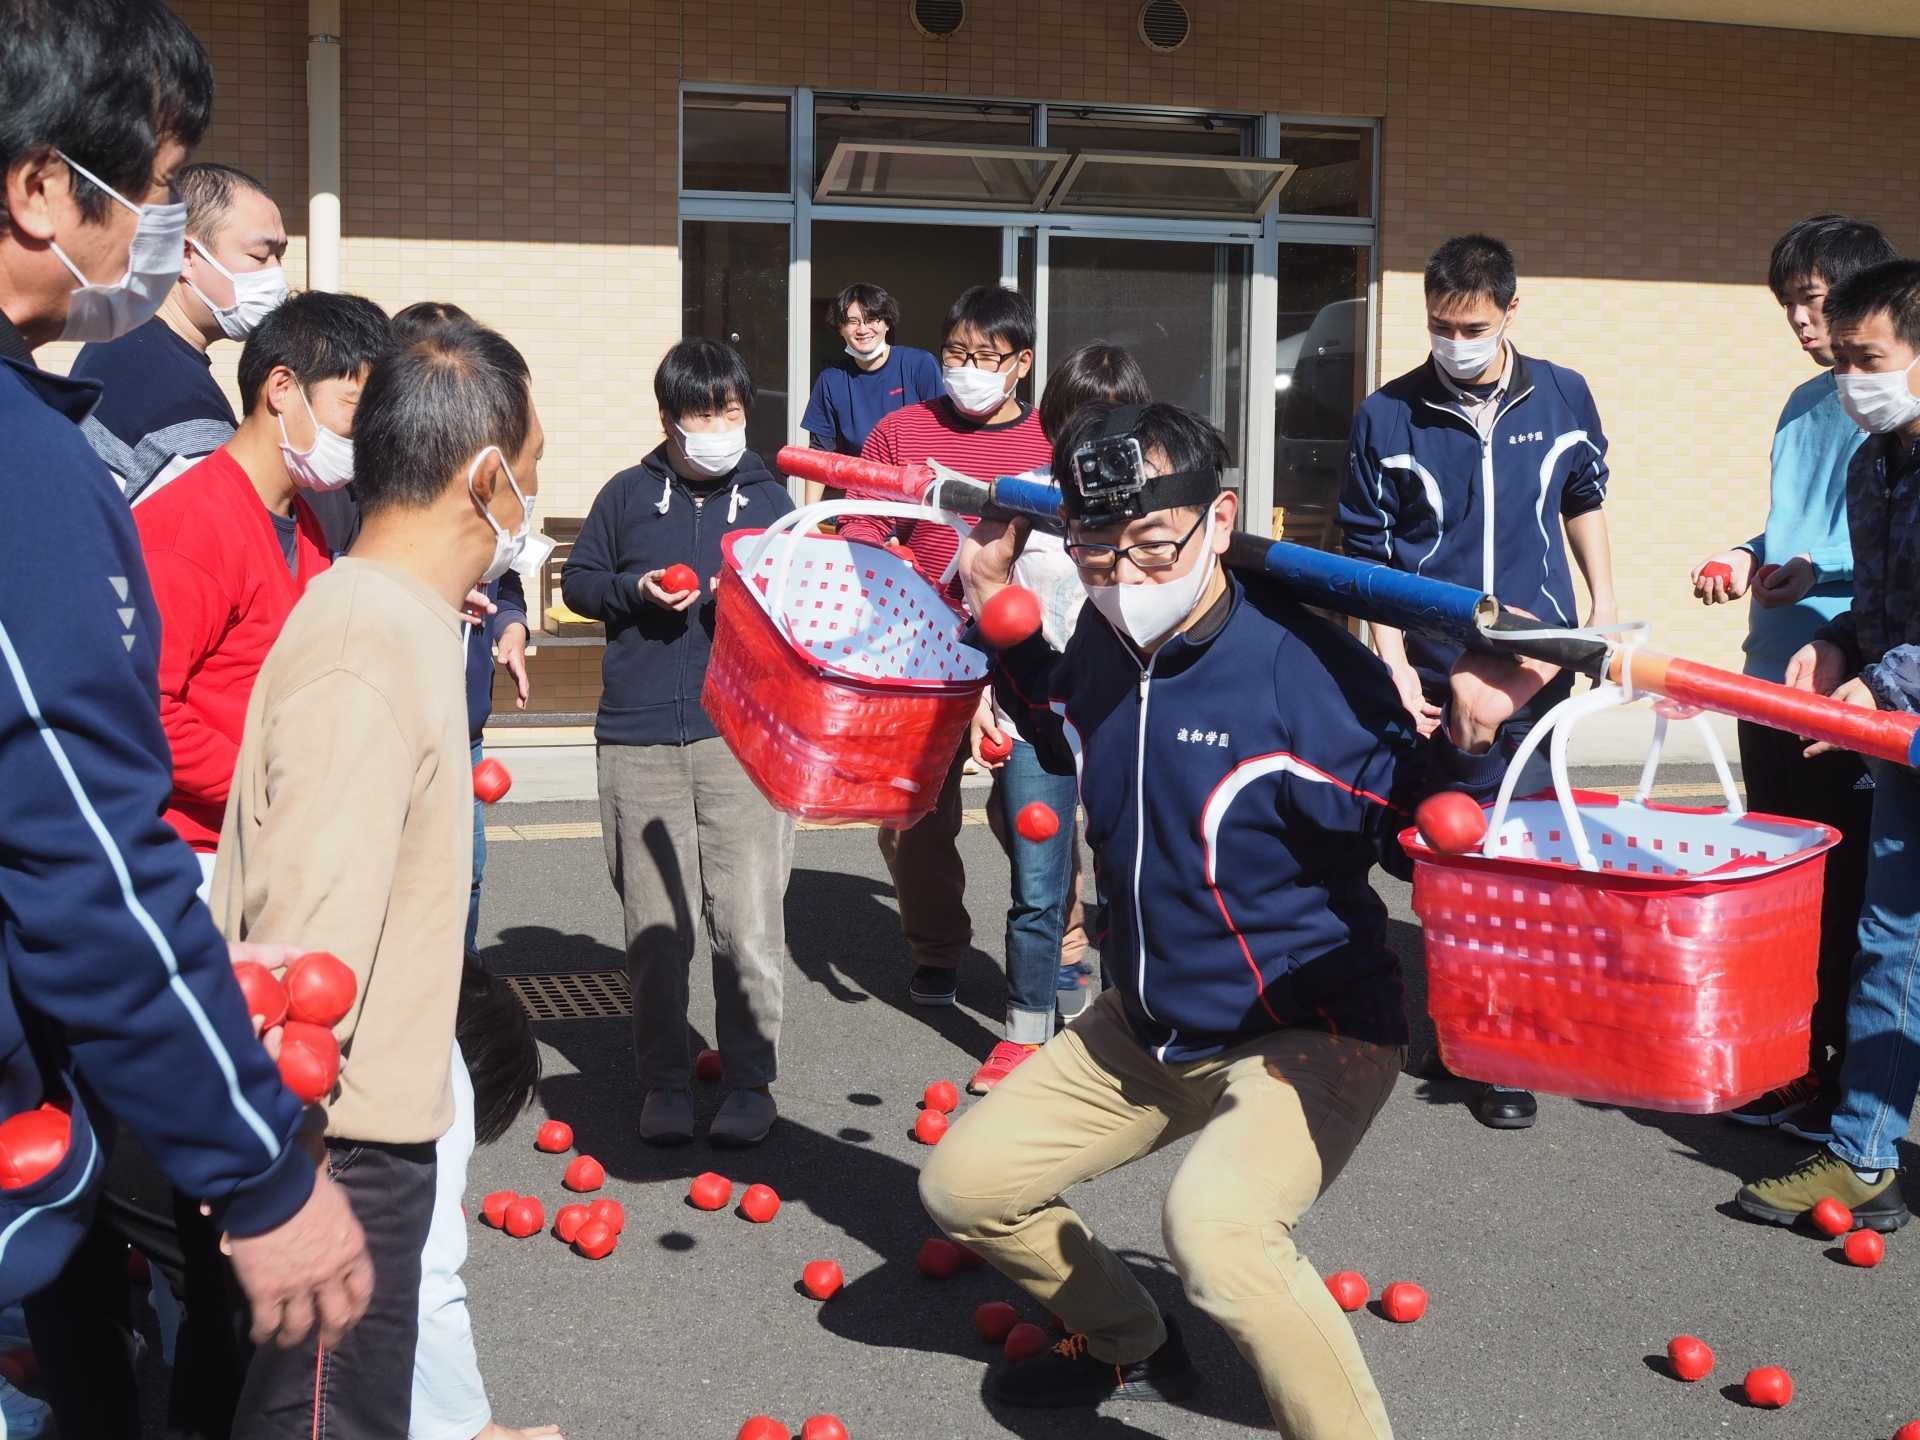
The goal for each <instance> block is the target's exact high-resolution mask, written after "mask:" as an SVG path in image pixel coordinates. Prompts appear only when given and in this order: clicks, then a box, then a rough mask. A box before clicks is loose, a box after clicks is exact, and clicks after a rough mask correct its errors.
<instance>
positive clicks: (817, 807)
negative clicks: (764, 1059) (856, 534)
mask: <svg viewBox="0 0 1920 1440" xmlns="http://www.w3.org/2000/svg"><path fill="white" fill-rule="evenodd" d="M854 514H860V515H864V514H881V515H890V516H907V517H911V518H914V519H918V520H921V521H926V520H935V521H939V522H942V523H948V524H952V523H954V522H953V521H952V520H951V518H950V517H948V516H946V515H944V514H942V513H941V512H939V511H937V510H930V509H927V508H925V507H923V506H914V505H901V504H891V503H873V504H845V503H831V502H830V503H828V504H826V505H816V506H809V507H807V508H806V509H804V510H796V511H794V512H793V513H792V514H789V515H786V516H783V517H781V519H780V520H779V521H777V522H776V523H775V524H774V525H773V526H771V527H769V528H768V529H766V530H764V531H761V530H740V531H735V532H734V533H733V534H731V535H729V536H727V537H726V539H725V540H724V541H722V543H721V549H722V553H723V556H724V558H725V562H726V563H725V567H724V569H723V570H722V572H721V575H720V587H719V591H718V593H717V598H716V618H715V624H714V634H713V653H712V656H711V658H710V660H709V661H708V664H707V680H706V686H705V689H704V690H703V691H702V692H701V697H700V699H701V704H702V705H703V706H704V707H705V708H706V712H707V714H708V716H709V717H711V718H712V720H713V723H714V725H715V727H716V728H717V729H718V730H719V731H720V734H721V736H722V737H723V738H724V739H725V740H726V742H727V744H728V746H729V747H730V748H731V749H732V751H733V753H734V754H735V755H736V756H737V757H739V760H740V764H741V766H742V767H743V768H744V769H745V770H746V772H747V774H748V776H749V777H750V778H751V779H752V780H753V782H754V784H755V785H757V786H758V787H759V788H760V791H761V793H762V794H764V795H765V796H766V797H767V799H768V800H769V801H770V802H771V803H772V804H773V806H774V807H775V808H776V809H779V810H783V811H785V812H787V813H788V814H790V815H798V816H800V817H802V818H804V819H808V820H823V821H842V822H854V821H865V822H869V823H873V824H879V825H884V826H888V827H890V828H895V829H901V828H905V827H906V826H909V825H912V824H913V823H914V822H915V821H916V820H918V819H919V818H920V817H921V816H922V815H925V814H926V813H927V812H928V811H930V810H931V809H932V808H933V806H934V804H935V802H936V801H937V800H938V799H939V796H940V787H941V785H942V784H943V783H944V782H945V780H946V776H947V771H948V770H949V768H950V767H951V766H952V765H953V762H954V758H955V757H956V756H957V755H958V754H959V752H960V746H961V743H962V741H963V740H964V739H965V737H966V733H967V724H968V722H969V721H970V720H971V719H972V718H973V713H974V710H975V708H976V706H977V705H978V704H979V699H980V692H981V690H982V688H983V687H984V686H985V684H986V676H987V661H986V657H985V656H984V655H982V654H981V653H980V652H979V651H977V650H975V649H973V648H972V647H970V646H967V645H964V644H962V643H961V640H960V636H961V633H962V628H963V621H962V619H961V617H960V616H959V615H958V614H957V613H956V612H955V611H954V609H953V608H952V607H951V606H950V605H949V604H948V603H947V601H946V600H945V598H944V597H943V596H942V595H941V593H940V591H939V590H938V589H936V588H935V587H934V586H933V585H932V584H931V583H929V582H928V580H927V579H926V578H925V577H924V576H922V575H921V574H920V573H919V572H918V571H917V570H915V569H914V567H913V566H912V565H911V564H909V563H907V562H906V561H905V560H903V559H901V558H900V557H898V556H896V555H894V554H892V553H891V552H889V551H887V550H884V549H882V548H881V547H879V546H877V545H868V544H865V543H863V542H861V541H850V540H843V539H841V538H839V537H838V536H828V535H819V534H813V533H810V532H811V531H812V530H813V529H814V527H815V525H817V523H818V522H819V521H820V520H821V519H823V518H825V517H826V516H828V515H833V516H846V515H854Z"/></svg>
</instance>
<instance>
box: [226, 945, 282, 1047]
mask: <svg viewBox="0 0 1920 1440" xmlns="http://www.w3.org/2000/svg"><path fill="white" fill-rule="evenodd" d="M233 978H234V979H235V980H237V981H238V982H239V984H240V993H241V995H242V996H244V997H245V999H246V1002H247V1015H248V1016H249V1017H252V1016H255V1015H258V1016H259V1017H260V1018H261V1019H262V1020H263V1021H265V1022H266V1023H265V1024H264V1025H262V1026H261V1029H262V1030H271V1029H273V1027H274V1026H276V1025H279V1024H281V1023H282V1022H284V1021H285V1020H286V1018H287V988H286V986H284V985H282V984H281V983H280V982H279V981H278V980H276V979H274V978H273V972H272V971H271V970H269V969H267V967H266V966H264V965H261V964H257V963H255V962H254V961H252V960H242V961H241V962H240V963H239V964H238V965H236V966H234V967H233Z"/></svg>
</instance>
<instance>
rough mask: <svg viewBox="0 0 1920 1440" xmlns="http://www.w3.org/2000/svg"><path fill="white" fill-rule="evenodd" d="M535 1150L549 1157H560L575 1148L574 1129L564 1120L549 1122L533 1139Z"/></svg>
mask: <svg viewBox="0 0 1920 1440" xmlns="http://www.w3.org/2000/svg"><path fill="white" fill-rule="evenodd" d="M533 1148H534V1149H536V1150H544V1151H546V1152H547V1154H549V1155H560V1154H563V1153H565V1152H566V1151H568V1150H571V1149H572V1148H573V1127H572V1126H571V1125H569V1124H567V1122H566V1121H564V1120H549V1121H547V1123H546V1124H544V1125H542V1126H541V1127H540V1133H539V1134H538V1135H535V1136H534V1137H533Z"/></svg>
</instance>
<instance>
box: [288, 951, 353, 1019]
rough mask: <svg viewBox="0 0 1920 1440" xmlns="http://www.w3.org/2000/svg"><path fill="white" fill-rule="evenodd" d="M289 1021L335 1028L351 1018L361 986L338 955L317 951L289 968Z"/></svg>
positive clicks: (303, 956) (301, 958) (304, 956)
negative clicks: (349, 1014)
mask: <svg viewBox="0 0 1920 1440" xmlns="http://www.w3.org/2000/svg"><path fill="white" fill-rule="evenodd" d="M283 983H284V984H285V986H286V991H287V1018H288V1019H290V1020H300V1021H303V1022H305V1023H306V1024H308V1025H325V1026H328V1027H332V1026H335V1025H338V1024H339V1023H340V1022H341V1021H342V1020H344V1019H346V1018H347V1012H348V1011H349V1010H351V1009H353V997H354V996H355V995H357V994H358V993H359V992H360V982H359V981H358V980H356V979H354V977H353V971H352V970H351V969H349V968H348V966H347V963H346V961H344V960H342V959H341V958H340V957H339V956H338V955H329V954H328V953H327V952H326V951H325V950H315V951H312V952H311V953H309V954H306V955H302V956H301V957H300V958H299V959H298V960H296V961H294V962H293V963H292V964H291V965H289V966H288V967H287V978H286V980H285V981H284V982H283Z"/></svg>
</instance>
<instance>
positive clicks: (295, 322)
mask: <svg viewBox="0 0 1920 1440" xmlns="http://www.w3.org/2000/svg"><path fill="white" fill-rule="evenodd" d="M393 348H394V339H393V325H392V322H390V321H389V320H388V319H387V312H386V311H384V310H382V309H381V308H380V307H379V306H378V305H376V304H374V303H373V301H371V300H368V299H366V298H364V297H363V296H359V295H336V294H334V293H333V292H332V291H330V290H307V291H303V292H302V293H301V294H298V295H290V296H288V297H287V298H286V299H285V300H283V301H281V302H280V303H279V304H278V305H276V306H274V307H273V309H271V310H269V311H268V312H267V316H266V318H265V319H264V320H262V321H261V322H260V325H259V328H258V329H256V330H255V331H254V332H253V334H251V335H249V336H248V337H247V343H246V345H245V347H244V348H243V349H242V350H241V351H240V370H239V374H238V376H237V377H236V378H237V379H238V380H239V383H240V403H241V406H242V413H243V414H247V415H251V414H252V413H253V412H254V409H255V407H257V406H258V405H259V403H260V394H261V391H262V390H263V389H265V387H266V383H267V377H268V376H269V375H271V374H273V372H274V370H275V368H276V367H278V366H281V365H284V366H286V367H287V369H289V370H291V371H292V372H293V378H294V379H296V380H298V381H299V382H300V387H301V389H303V390H304V389H306V388H307V387H308V386H311V385H316V384H318V383H319V382H320V381H322V380H345V379H348V378H350V377H351V376H354V375H358V374H359V373H360V372H361V371H362V370H368V369H371V368H372V367H373V366H375V365H378V364H379V363H380V362H381V361H382V360H383V359H385V358H386V357H387V355H388V354H390V353H391V352H392V350H393Z"/></svg>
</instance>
